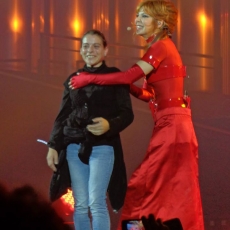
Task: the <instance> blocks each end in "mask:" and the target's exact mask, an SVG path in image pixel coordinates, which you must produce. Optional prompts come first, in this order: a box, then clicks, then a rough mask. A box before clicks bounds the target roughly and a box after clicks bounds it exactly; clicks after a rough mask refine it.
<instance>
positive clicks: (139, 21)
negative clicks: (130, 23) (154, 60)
mask: <svg viewBox="0 0 230 230" xmlns="http://www.w3.org/2000/svg"><path fill="white" fill-rule="evenodd" d="M153 20H154V19H153V18H152V17H151V16H150V15H148V14H147V13H145V12H144V10H142V9H140V11H139V12H138V13H137V15H136V19H135V25H136V34H138V35H140V36H142V37H144V38H145V39H147V38H149V37H150V36H152V35H153V33H154V31H155V29H156V28H155V26H154V22H153Z"/></svg>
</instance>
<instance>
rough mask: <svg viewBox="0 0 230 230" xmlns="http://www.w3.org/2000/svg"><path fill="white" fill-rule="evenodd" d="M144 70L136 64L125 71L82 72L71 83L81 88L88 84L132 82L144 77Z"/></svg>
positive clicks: (73, 86) (74, 86)
mask: <svg viewBox="0 0 230 230" xmlns="http://www.w3.org/2000/svg"><path fill="white" fill-rule="evenodd" d="M144 76H145V74H144V72H143V70H142V69H141V68H140V67H139V66H138V65H136V64H135V65H134V66H132V67H131V68H130V69H128V70H127V71H124V72H116V73H110V74H88V73H84V72H82V73H80V74H79V75H78V76H74V77H72V78H71V80H70V83H71V86H72V88H81V87H83V86H85V85H88V84H98V85H119V84H128V85H129V84H131V83H133V82H135V81H137V80H138V79H140V78H142V77H144Z"/></svg>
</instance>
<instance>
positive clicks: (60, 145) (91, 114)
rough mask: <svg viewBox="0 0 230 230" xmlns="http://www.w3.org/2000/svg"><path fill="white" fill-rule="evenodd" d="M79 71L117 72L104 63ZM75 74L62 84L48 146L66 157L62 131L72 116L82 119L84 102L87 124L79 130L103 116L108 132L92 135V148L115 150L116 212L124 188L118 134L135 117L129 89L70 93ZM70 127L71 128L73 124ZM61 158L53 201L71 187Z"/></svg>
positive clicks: (92, 88) (112, 195)
mask: <svg viewBox="0 0 230 230" xmlns="http://www.w3.org/2000/svg"><path fill="white" fill-rule="evenodd" d="M82 71H86V72H91V73H92V72H93V73H112V72H118V71H119V70H118V69H117V68H115V67H107V66H106V65H105V63H103V64H102V66H100V67H99V68H88V67H86V66H84V68H83V69H80V70H78V72H82ZM75 75H76V72H74V73H73V74H71V75H70V76H69V77H68V79H67V80H66V81H65V83H64V86H65V90H64V94H63V99H62V104H61V107H60V111H59V114H58V116H57V118H56V120H55V122H54V127H53V130H52V132H51V135H50V140H49V142H48V146H49V147H50V148H53V149H55V150H57V151H58V153H59V158H60V153H62V154H61V155H65V149H66V143H65V141H64V140H65V135H64V133H63V128H64V127H65V126H66V125H67V123H69V121H70V124H73V123H71V122H72V120H71V116H72V115H73V114H74V116H75V115H76V114H77V116H82V117H84V110H83V106H84V104H85V103H87V107H88V110H87V116H86V118H85V120H84V119H83V120H84V121H86V122H82V126H83V127H81V128H84V126H86V125H87V123H89V122H90V120H91V119H92V118H95V117H103V118H105V119H107V120H108V122H109V125H110V130H109V131H108V132H106V133H105V134H103V135H101V136H94V139H93V146H96V145H104V144H105V145H111V146H113V147H114V153H115V162H114V168H113V172H112V176H111V179H110V183H109V186H108V194H109V198H110V202H111V206H112V207H113V209H115V210H119V209H120V208H121V207H122V205H123V202H124V197H125V193H126V187H127V178H126V169H125V163H124V159H123V151H122V146H121V141H120V135H119V132H121V131H122V130H124V129H125V128H126V127H127V126H128V125H130V124H131V123H132V121H133V118H134V115H133V111H132V105H131V99H130V95H129V86H128V85H110V86H100V85H94V84H90V85H88V86H85V87H83V88H80V89H76V90H70V89H69V87H68V82H69V80H70V79H71V77H73V76H75ZM79 77H80V76H79ZM82 114H83V115H82ZM72 117H73V116H72ZM72 126H74V124H73V125H72ZM61 157H62V160H61V161H62V162H59V165H60V166H59V168H58V173H59V174H60V175H57V173H54V175H53V177H52V180H51V186H50V196H51V200H52V201H54V200H55V199H57V198H59V197H60V196H61V195H63V194H64V193H65V192H66V190H67V187H68V186H70V179H69V174H68V172H67V171H68V165H67V162H66V159H65V157H63V156H61ZM60 177H61V180H60ZM57 178H58V179H59V183H60V184H59V183H58V186H57V181H56V179H57Z"/></svg>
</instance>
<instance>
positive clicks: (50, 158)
mask: <svg viewBox="0 0 230 230" xmlns="http://www.w3.org/2000/svg"><path fill="white" fill-rule="evenodd" d="M46 161H47V164H48V166H49V167H50V168H51V169H52V170H53V171H54V172H56V171H57V168H56V166H55V165H57V164H58V153H57V151H56V150H55V149H51V148H49V151H48V153H47V156H46Z"/></svg>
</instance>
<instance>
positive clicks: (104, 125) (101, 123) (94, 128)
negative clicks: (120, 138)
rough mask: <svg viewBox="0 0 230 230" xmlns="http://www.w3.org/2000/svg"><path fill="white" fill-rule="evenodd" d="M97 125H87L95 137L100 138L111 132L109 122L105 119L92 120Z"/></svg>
mask: <svg viewBox="0 0 230 230" xmlns="http://www.w3.org/2000/svg"><path fill="white" fill-rule="evenodd" d="M92 121H93V122H94V123H95V124H92V125H87V127H86V128H87V129H88V131H89V132H91V133H92V134H93V135H96V136H100V135H102V134H104V133H106V132H107V131H108V130H109V128H110V127H109V122H108V121H107V120H106V119H104V118H103V117H96V118H94V119H92Z"/></svg>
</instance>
